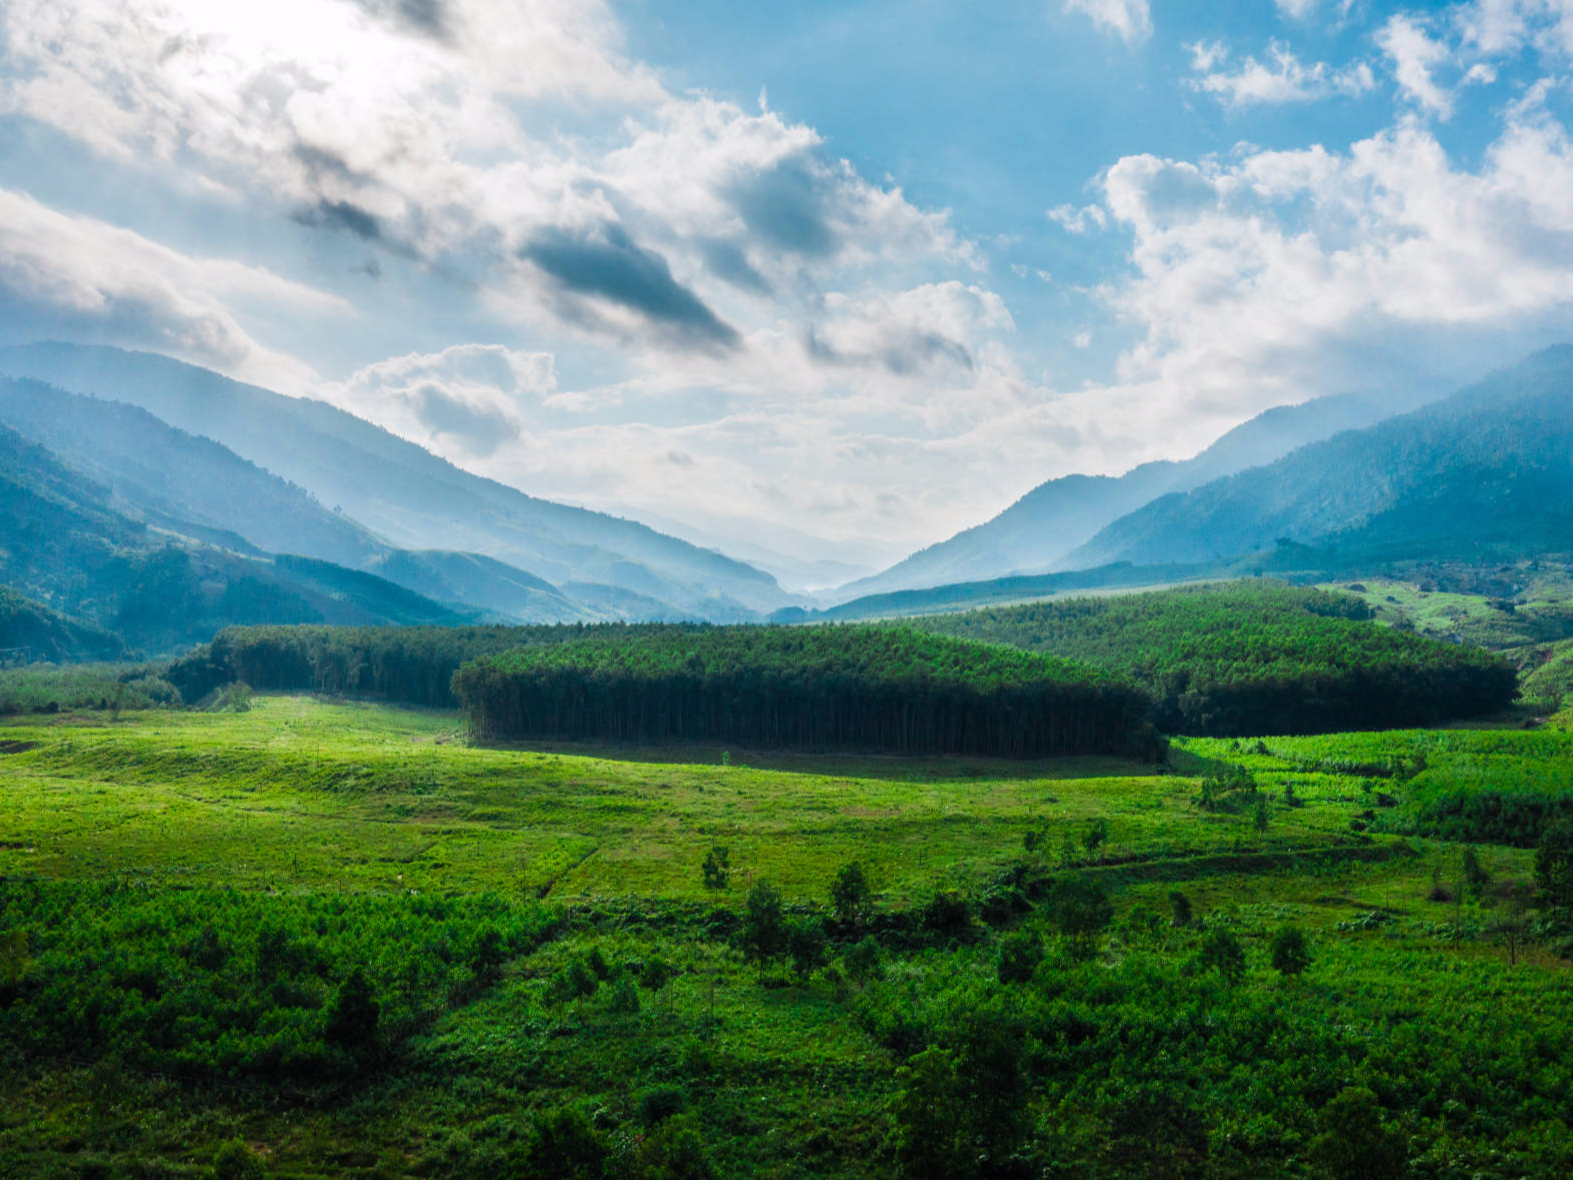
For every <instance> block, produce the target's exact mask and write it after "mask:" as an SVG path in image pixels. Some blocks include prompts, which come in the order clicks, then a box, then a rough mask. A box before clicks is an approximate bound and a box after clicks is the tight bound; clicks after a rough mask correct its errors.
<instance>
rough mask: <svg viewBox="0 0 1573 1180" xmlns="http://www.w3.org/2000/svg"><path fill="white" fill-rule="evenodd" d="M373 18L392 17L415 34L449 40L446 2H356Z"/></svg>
mask: <svg viewBox="0 0 1573 1180" xmlns="http://www.w3.org/2000/svg"><path fill="white" fill-rule="evenodd" d="M355 2H356V3H357V4H359V5H360V6H361V7H362V8H364V9H365V10H366V11H367V12H369V13H371V14H372V15H373V16H381V17H390V18H392V19H394V20H396V21H398V23H399V24H401V25H403V26H405V27H406V28H408V29H410V30H411V31H413V32H416V33H421V34H423V35H424V36H427V37H434V38H437V39H439V40H442V39H445V38H447V36H448V34H449V32H450V28H449V24H448V16H449V13H448V5H447V2H446V0H355Z"/></svg>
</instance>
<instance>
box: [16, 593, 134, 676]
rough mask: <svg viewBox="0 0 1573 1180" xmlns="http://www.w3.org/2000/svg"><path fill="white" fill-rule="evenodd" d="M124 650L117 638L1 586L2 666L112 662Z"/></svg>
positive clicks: (123, 645)
mask: <svg viewBox="0 0 1573 1180" xmlns="http://www.w3.org/2000/svg"><path fill="white" fill-rule="evenodd" d="M125 646H126V645H125V644H124V643H123V642H122V641H121V639H120V637H119V636H117V635H112V634H110V633H109V632H108V631H104V630H102V629H100V628H98V627H94V626H91V625H90V624H87V623H82V622H78V621H76V620H73V619H68V618H66V617H65V616H63V615H60V614H58V613H56V612H55V611H52V610H50V609H49V608H48V607H47V606H44V605H42V604H40V603H37V602H34V601H33V600H32V599H30V598H24V597H23V596H22V595H20V594H18V593H17V592H16V591H15V590H12V589H10V588H9V587H6V586H0V663H6V662H10V663H32V662H35V661H48V662H50V663H56V664H61V663H67V662H70V661H75V660H112V659H115V658H117V657H118V656H120V654H121V653H122V652H123V651H124V650H125Z"/></svg>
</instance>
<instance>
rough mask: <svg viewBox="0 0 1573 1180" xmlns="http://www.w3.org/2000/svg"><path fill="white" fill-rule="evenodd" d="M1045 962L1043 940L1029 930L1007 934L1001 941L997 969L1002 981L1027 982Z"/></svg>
mask: <svg viewBox="0 0 1573 1180" xmlns="http://www.w3.org/2000/svg"><path fill="white" fill-rule="evenodd" d="M1041 962H1043V940H1042V939H1040V938H1039V937H1038V936H1037V935H1036V934H1034V933H1032V932H1031V931H1029V930H1021V931H1018V932H1017V933H1015V934H1010V935H1007V936H1006V937H1005V938H1004V939H1002V940H1001V942H1000V953H999V963H998V966H997V971H998V973H999V980H1000V982H1001V983H1026V982H1028V981H1029V980H1031V979H1032V977H1033V975H1034V974H1035V973H1036V972H1037V970H1038V964H1039V963H1041Z"/></svg>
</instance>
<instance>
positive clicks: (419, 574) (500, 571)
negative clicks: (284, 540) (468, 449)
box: [366, 549, 603, 623]
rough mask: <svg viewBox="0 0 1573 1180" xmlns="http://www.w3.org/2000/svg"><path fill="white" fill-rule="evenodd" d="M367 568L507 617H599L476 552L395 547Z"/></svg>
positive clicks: (596, 612)
mask: <svg viewBox="0 0 1573 1180" xmlns="http://www.w3.org/2000/svg"><path fill="white" fill-rule="evenodd" d="M366 568H367V569H368V570H370V571H371V572H372V573H375V574H377V575H378V576H380V577H383V578H386V579H388V581H390V582H396V583H398V584H399V585H400V586H404V587H406V588H407V589H410V590H414V591H416V592H418V593H420V594H423V595H425V596H426V597H427V598H432V599H436V600H437V601H439V602H455V603H464V604H465V605H466V606H470V607H480V608H481V609H483V610H486V611H489V612H491V613H492V614H495V615H500V616H503V617H505V618H509V619H517V620H521V621H525V622H530V623H576V622H581V621H588V620H592V619H597V618H601V617H603V616H602V613H601V612H600V611H599V610H597V609H596V608H595V607H593V606H589V605H586V604H585V603H584V602H582V601H578V600H575V599H571V598H569V597H568V595H566V594H564V593H563V591H561V590H559V589H558V588H557V587H556V586H553V585H552V584H551V583H550V582H548V581H546V580H545V579H544V578H537V577H536V576H535V575H534V574H530V573H526V572H525V571H524V570H521V569H516V568H515V567H513V566H511V565H508V564H506V563H505V562H501V561H498V560H497V559H496V558H492V557H482V556H481V555H480V554H478V553H455V552H453V551H451V550H444V549H422V550H409V549H395V550H393V551H391V552H389V553H385V554H383V555H382V556H380V557H378V558H376V559H375V560H373V561H372V562H370V563H369V564H368V565H367V567H366Z"/></svg>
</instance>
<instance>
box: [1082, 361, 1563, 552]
mask: <svg viewBox="0 0 1573 1180" xmlns="http://www.w3.org/2000/svg"><path fill="white" fill-rule="evenodd" d="M1570 539H1573V346H1568V345H1562V346H1559V347H1556V348H1551V349H1546V350H1545V351H1543V352H1539V353H1536V354H1535V355H1534V356H1532V357H1530V358H1529V359H1528V360H1526V361H1524V362H1522V363H1521V364H1519V365H1517V366H1514V367H1513V368H1510V369H1505V370H1502V371H1500V372H1497V373H1494V374H1492V375H1490V376H1489V377H1487V378H1485V379H1484V380H1483V381H1480V382H1479V383H1477V384H1475V385H1472V386H1469V387H1467V388H1465V389H1462V390H1460V391H1459V392H1458V393H1456V394H1454V395H1452V396H1451V397H1448V398H1446V399H1444V400H1442V401H1440V402H1436V403H1434V404H1432V405H1429V406H1426V407H1425V408H1423V409H1420V410H1417V411H1414V412H1413V413H1409V414H1405V415H1402V416H1400V417H1397V418H1391V419H1388V420H1387V421H1385V422H1381V423H1378V424H1377V425H1375V426H1371V427H1367V428H1366V429H1364V430H1358V431H1349V432H1346V433H1343V434H1340V435H1337V436H1335V437H1333V438H1330V439H1328V440H1326V441H1324V442H1319V443H1314V444H1312V445H1310V446H1306V447H1301V448H1300V449H1298V450H1296V451H1293V452H1291V453H1290V454H1289V455H1287V456H1285V457H1284V458H1282V459H1279V460H1278V461H1277V462H1274V463H1271V464H1268V465H1266V466H1264V467H1258V468H1254V469H1252V470H1249V471H1244V472H1241V473H1240V474H1238V475H1234V476H1230V477H1229V478H1226V479H1221V480H1215V481H1214V482H1212V483H1209V484H1206V485H1204V486H1202V487H1199V488H1197V489H1195V490H1193V491H1189V492H1186V493H1182V494H1175V495H1169V496H1164V497H1162V498H1161V499H1158V500H1155V501H1153V502H1152V503H1151V504H1148V505H1146V506H1144V507H1142V508H1140V509H1138V510H1137V511H1135V512H1133V513H1131V514H1129V515H1127V516H1125V517H1122V518H1121V519H1120V520H1118V521H1115V522H1114V523H1113V524H1111V525H1109V526H1108V527H1106V528H1105V529H1103V530H1102V531H1101V532H1099V533H1098V535H1097V536H1095V537H1094V538H1092V539H1091V540H1090V541H1088V542H1087V543H1086V544H1085V545H1083V546H1081V547H1080V548H1078V549H1077V550H1076V551H1075V552H1074V553H1072V554H1070V555H1069V556H1068V557H1067V558H1065V559H1064V562H1063V564H1064V565H1065V566H1066V567H1067V568H1089V567H1094V566H1100V565H1104V564H1107V563H1109V562H1115V561H1131V562H1136V563H1139V564H1140V563H1159V562H1200V561H1210V560H1217V559H1219V558H1228V557H1231V556H1237V555H1240V554H1245V553H1251V552H1256V551H1263V550H1272V549H1274V548H1275V546H1277V547H1279V548H1282V547H1284V546H1285V545H1289V544H1294V545H1315V546H1317V547H1318V548H1319V549H1321V550H1322V551H1324V552H1331V553H1333V554H1335V555H1337V557H1338V559H1339V560H1341V561H1344V562H1349V561H1353V560H1368V561H1384V560H1398V559H1444V558H1454V559H1458V558H1467V559H1472V560H1503V559H1509V558H1514V557H1520V556H1529V555H1533V554H1536V553H1541V552H1548V551H1550V552H1566V551H1567V550H1568V548H1569V547H1570V545H1573V540H1570Z"/></svg>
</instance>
